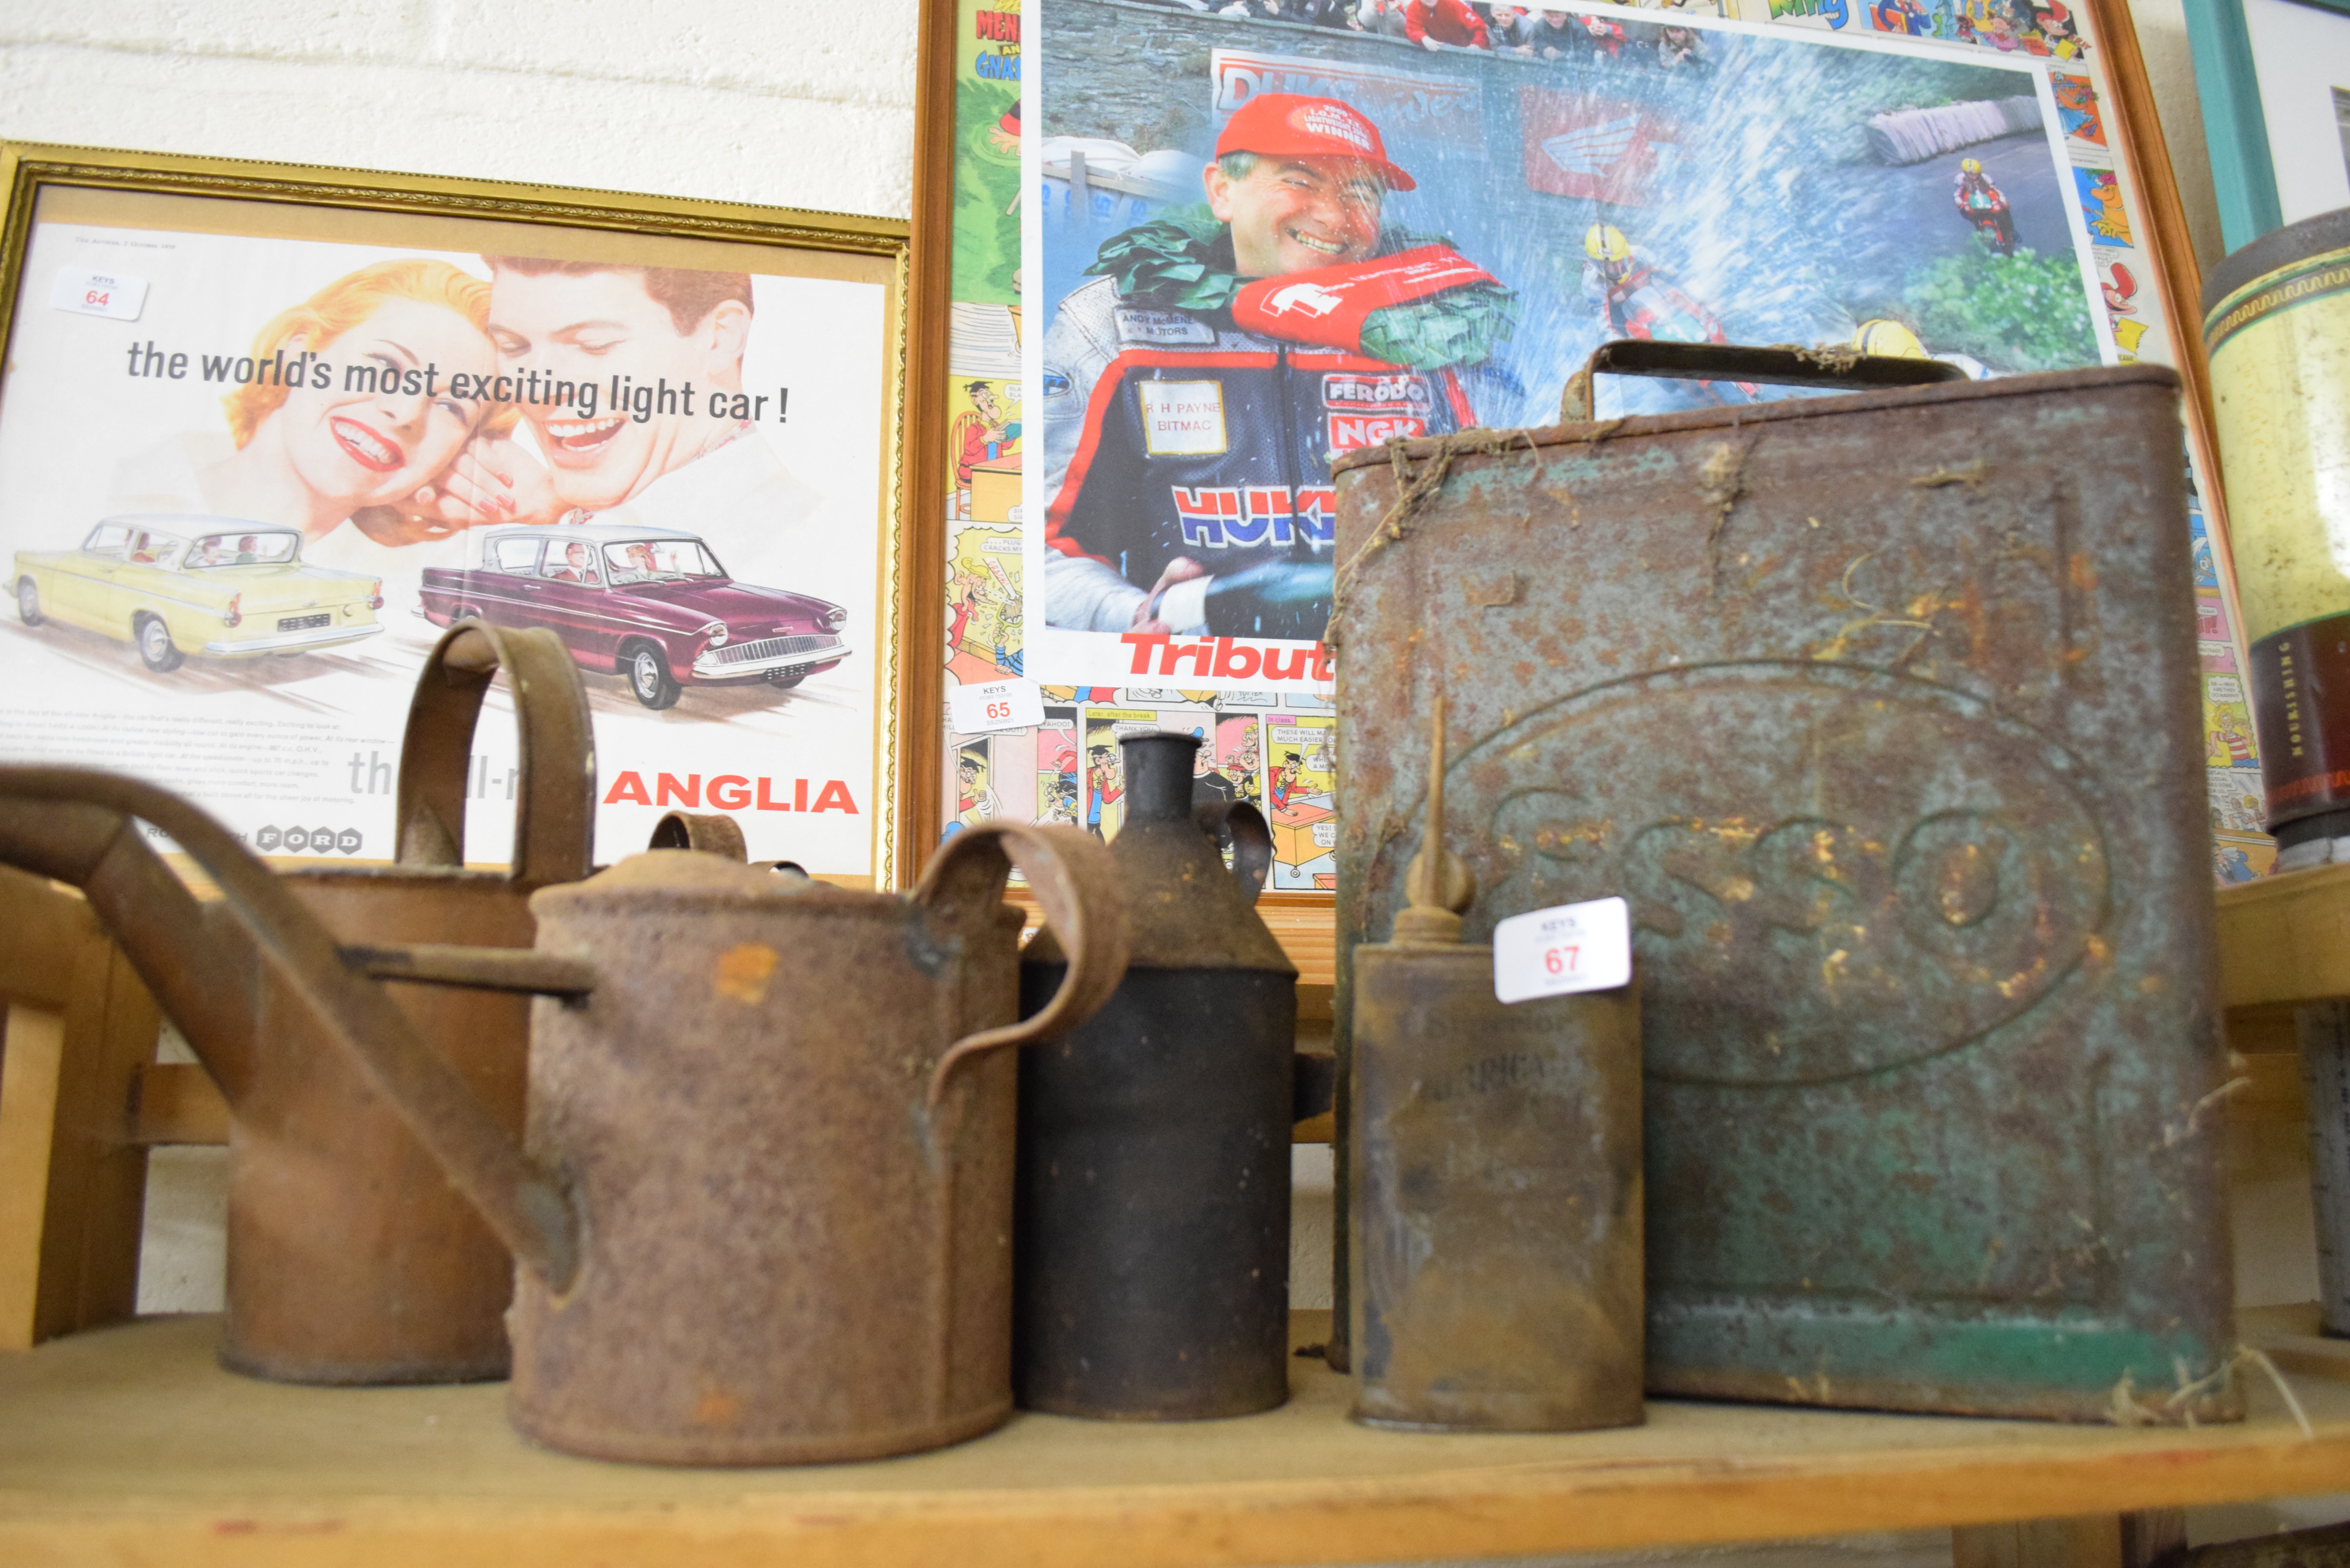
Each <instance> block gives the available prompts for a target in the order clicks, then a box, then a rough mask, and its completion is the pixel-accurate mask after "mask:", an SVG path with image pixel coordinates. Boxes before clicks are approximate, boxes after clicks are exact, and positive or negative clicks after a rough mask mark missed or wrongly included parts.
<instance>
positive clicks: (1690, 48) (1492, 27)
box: [1147, 0, 1713, 69]
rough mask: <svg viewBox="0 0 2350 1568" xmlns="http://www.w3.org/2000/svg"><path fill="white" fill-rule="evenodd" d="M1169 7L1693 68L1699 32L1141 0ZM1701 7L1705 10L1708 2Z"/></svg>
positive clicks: (1549, 56) (1489, 16) (1453, 44)
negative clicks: (1643, 59) (1643, 58)
mask: <svg viewBox="0 0 2350 1568" xmlns="http://www.w3.org/2000/svg"><path fill="white" fill-rule="evenodd" d="M1147 3H1149V4H1153V5H1163V6H1166V7H1167V8H1169V9H1170V10H1180V11H1197V12H1200V13H1201V14H1203V15H1205V14H1211V13H1212V14H1213V15H1216V16H1238V17H1245V18H1248V19H1250V20H1253V21H1260V22H1288V23H1293V24H1295V25H1297V26H1306V27H1328V28H1331V29H1333V30H1335V31H1338V32H1354V33H1367V34H1370V35H1372V36H1375V37H1384V38H1396V39H1400V40H1401V41H1402V42H1404V43H1407V44H1410V45H1413V46H1415V47H1419V48H1423V49H1429V50H1432V51H1440V50H1444V49H1482V50H1485V51H1487V52H1489V53H1492V54H1503V55H1521V56H1523V57H1527V58H1529V59H1545V60H1559V59H1575V58H1581V57H1590V56H1596V55H1605V56H1607V57H1609V58H1610V59H1614V60H1621V61H1625V62H1626V63H1632V62H1634V61H1636V60H1642V57H1646V59H1645V61H1643V63H1648V64H1655V65H1659V66H1662V67H1666V68H1667V69H1675V68H1679V69H1690V68H1701V67H1703V66H1704V64H1705V47H1704V41H1703V38H1702V36H1700V33H1699V32H1698V30H1697V29H1695V28H1693V27H1681V26H1672V25H1671V24H1669V23H1665V24H1659V23H1653V22H1623V21H1617V20H1615V19H1613V18H1611V17H1607V16H1585V15H1583V14H1582V13H1580V12H1575V11H1554V10H1547V9H1543V8H1539V7H1535V6H1529V5H1499V4H1488V3H1487V0H1147ZM1705 9H1706V10H1707V11H1708V12H1709V13H1710V12H1711V11H1712V9H1713V7H1711V5H1708V6H1706V7H1705Z"/></svg>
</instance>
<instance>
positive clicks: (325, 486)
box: [0, 146, 939, 886]
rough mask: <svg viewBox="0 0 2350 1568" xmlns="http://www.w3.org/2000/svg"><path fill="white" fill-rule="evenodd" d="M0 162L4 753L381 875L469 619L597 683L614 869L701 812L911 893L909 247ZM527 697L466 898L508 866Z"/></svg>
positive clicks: (635, 208) (773, 213)
mask: <svg viewBox="0 0 2350 1568" xmlns="http://www.w3.org/2000/svg"><path fill="white" fill-rule="evenodd" d="M4 156H5V164H4V165H0V178H5V185H6V189H7V192H8V201H9V205H8V208H7V211H6V217H5V223H6V228H5V238H0V267H5V275H0V311H5V315H0V326H5V333H6V342H7V360H6V369H5V380H0V566H5V568H6V579H5V580H6V587H7V597H8V600H9V604H8V605H7V606H6V607H5V608H0V673H5V680H0V757H5V758H6V759H8V760H10V761H34V760H39V761H47V762H54V763H73V764H78V765H86V766H96V767H104V768H109V769H113V770H116V771H119V772H123V773H128V774H136V775H139V776H140V777H144V778H147V779H149V780H151V781H152V782H154V783H157V784H163V785H165V786H167V787H170V788H172V789H174V790H177V791H180V792H181V793H182V794H187V795H189V796H190V797H192V799H194V800H195V801H196V802H198V803H199V804H200V805H203V806H204V807H205V808H206V809H208V810H210V811H212V812H213V814H215V815H218V816H219V817H221V818H222V819H223V820H224V822H226V823H227V824H228V825H229V826H231V827H232V828H234V830H236V831H237V832H239V833H241V834H243V835H244V837H245V839H246V841H247V842H248V843H249V844H250V845H252V846H253V847H255V849H257V850H260V851H262V852H264V853H267V854H276V855H291V856H307V857H317V856H321V855H326V856H332V857H335V858H338V859H358V860H381V859H388V858H390V856H391V853H392V849H391V836H392V815H393V790H394V787H395V781H396V779H397V776H398V769H399V763H400V756H399V753H400V736H401V733H402V726H403V723H404V721H405V717H406V713H407V710H408V704H409V695H410V691H411V687H412V685H413V683H414V680H415V679H416V675H417V672H418V670H420V668H421V665H422V663H423V660H424V657H425V654H426V652H427V651H428V650H429V649H430V648H431V647H432V643H433V641H434V640H435V639H438V638H439V637H440V636H441V635H442V632H443V630H444V629H445V628H447V627H449V626H450V625H452V623H454V622H456V621H458V620H461V619H464V618H482V619H485V620H487V621H490V622H492V623H494V624H496V625H500V626H505V627H515V628H545V629H547V630H551V631H553V632H554V633H556V635H557V636H558V637H560V638H561V639H562V640H563V643H564V645H565V647H566V648H567V649H569V650H570V653H571V655H572V658H573V659H574V660H575V661H576V662H577V666H578V668H579V670H580V672H581V676H582V679H583V681H584V683H585V685H586V687H587V693H588V701H589V705H590V708H591V711H592V712H593V714H594V720H595V729H596V743H597V758H596V760H597V784H596V788H597V799H598V803H599V805H598V833H599V844H598V850H599V857H600V858H605V859H611V858H616V857H619V855H621V854H624V853H626V852H627V851H628V850H629V849H631V848H633V847H636V846H640V845H641V844H642V843H643V842H644V840H645V837H646V835H647V833H648V832H649V831H650V827H651V826H652V825H653V823H654V822H655V821H656V820H657V819H658V818H659V817H660V815H661V814H662V813H664V812H666V811H669V810H672V809H680V808H683V809H691V810H698V811H723V812H726V813H729V814H731V815H733V816H734V817H735V818H736V819H737V820H738V821H739V822H740V823H741V824H742V826H743V830H744V833H745V836H746V839H747V841H748V844H749V847H750V852H751V854H752V855H753V857H756V858H789V859H793V860H796V861H798V862H800V863H801V864H803V865H805V866H806V867H808V868H809V870H811V871H812V872H815V873H817V874H819V875H824V876H827V877H835V878H839V879H843V880H847V881H852V882H868V881H869V882H878V883H879V884H880V885H884V886H887V885H890V884H891V883H893V882H895V881H897V880H899V878H900V873H901V871H903V870H904V869H905V867H904V865H903V861H904V859H905V844H906V833H905V822H904V815H905V809H906V807H905V803H903V802H902V801H901V800H900V787H899V781H900V778H901V776H904V775H905V773H906V768H907V758H908V754H909V753H908V737H907V734H906V733H905V731H906V730H907V728H908V726H907V724H906V723H905V722H904V721H905V717H906V716H907V715H908V714H910V713H912V714H920V715H922V716H923V721H924V722H921V723H919V724H915V725H913V726H911V728H912V729H913V730H915V731H917V732H919V733H918V734H917V736H916V738H915V741H914V745H915V747H916V749H918V750H921V751H922V752H923V754H924V755H925V757H927V755H928V754H929V752H930V750H931V749H934V748H935V745H936V739H935V734H934V729H935V722H934V720H931V718H930V715H931V714H934V713H935V711H936V704H937V702H938V701H939V698H938V693H937V681H938V679H939V677H938V672H937V670H936V668H935V663H934V661H932V660H929V659H916V660H913V661H912V662H911V664H910V666H909V665H908V664H907V663H906V662H904V661H901V660H900V659H899V657H898V653H899V645H900V642H901V640H902V637H903V627H902V625H901V618H902V614H903V601H904V595H903V593H902V591H901V587H900V584H901V581H902V575H901V572H902V563H903V560H904V558H905V557H906V556H907V555H908V553H909V551H910V550H912V549H914V548H915V542H913V541H911V540H910V539H909V538H908V537H907V536H906V523H905V519H906V516H907V513H906V509H905V507H904V506H903V504H902V501H903V498H902V496H901V495H900V493H899V489H900V475H901V474H902V472H904V462H903V452H904V445H905V442H904V408H905V402H906V399H905V388H904V376H905V364H906V354H905V348H904V345H905V321H906V316H907V297H908V288H909V275H908V269H907V255H908V253H907V235H906V225H905V224H904V223H899V222H894V221H889V220H882V219H870V218H857V217H841V216H835V215H830V214H818V213H799V212H792V211H787V210H783V209H776V208H759V207H747V206H740V205H728V204H720V203H709V202H685V201H676V200H669V199H660V198H650V197H636V196H620V195H613V194H608V193H604V192H569V191H556V190H550V189H547V188H544V187H524V186H513V185H498V184H491V183H487V182H472V181H456V180H439V179H423V178H410V177H402V176H391V175H382V174H374V173H359V172H356V171H340V170H327V169H308V168H296V167H290V166H286V165H269V164H236V163H228V162H223V161H213V160H196V159H185V158H163V157H156V156H150V155H144V154H134V153H117V152H102V151H91V150H88V149H80V148H58V147H35V146H12V147H9V148H7V149H5V155H4ZM936 548H937V543H936V540H935V538H933V539H931V541H930V542H929V543H928V544H927V545H924V546H922V548H921V549H920V554H921V555H923V556H928V555H930V554H934V553H935V552H936ZM916 687H919V688H920V691H914V690H913V688H916ZM503 701H504V699H503V696H502V695H500V696H497V697H494V698H493V700H492V709H491V711H490V712H489V713H488V714H486V715H485V717H484V723H483V726H482V730H481V732H480V734H479V735H478V736H477V737H476V741H475V750H476V753H478V754H477V755H476V756H475V758H474V763H473V772H472V774H470V777H471V779H472V781H473V782H472V785H471V794H472V797H473V798H472V799H471V801H470V802H469V811H468V821H467V834H466V836H467V838H468V847H469V851H470V857H471V858H473V859H475V860H477V861H485V862H495V861H499V860H502V859H503V858H504V856H505V853H506V850H505V846H506V844H507V843H508V841H509V839H510V837H511V832H512V814H513V809H514V807H513V804H512V803H513V794H514V784H515V775H516V771H517V761H518V759H517V757H516V755H515V740H514V736H513V730H512V723H511V718H510V713H511V710H510V709H504V710H503V711H502V710H501V709H500V706H499V705H500V704H501V703H502V702H503ZM916 776H920V775H919V774H917V775H916Z"/></svg>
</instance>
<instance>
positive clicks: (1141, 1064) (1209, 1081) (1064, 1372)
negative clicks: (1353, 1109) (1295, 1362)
mask: <svg viewBox="0 0 2350 1568" xmlns="http://www.w3.org/2000/svg"><path fill="white" fill-rule="evenodd" d="M1124 745H1125V757H1126V777H1127V780H1128V787H1127V796H1126V800H1127V816H1126V824H1125V826H1123V827H1121V828H1120V829H1119V830H1118V837H1117V839H1116V841H1115V842H1113V843H1112V844H1111V846H1110V858H1111V859H1112V860H1113V861H1115V862H1116V863H1117V865H1118V872H1119V876H1120V878H1121V880H1122V881H1123V882H1124V884H1125V886H1126V888H1128V901H1129V903H1130V904H1131V906H1132V922H1133V943H1132V950H1131V954H1130V961H1129V964H1128V969H1127V971H1126V979H1125V981H1124V982H1123V983H1121V984H1120V985H1119V987H1118V994H1117V995H1115V996H1113V997H1112V998H1110V1000H1109V1001H1108V1002H1106V1003H1105V1004H1104V1005H1103V1007H1102V1010H1101V1011H1100V1012H1097V1013H1096V1014H1095V1015H1094V1016H1093V1017H1092V1018H1091V1019H1090V1020H1088V1021H1087V1022H1086V1023H1084V1024H1083V1025H1082V1026H1080V1027H1078V1028H1076V1029H1073V1030H1070V1031H1068V1032H1066V1033H1057V1034H1054V1035H1050V1036H1046V1037H1044V1038H1041V1039H1040V1040H1039V1042H1038V1043H1037V1044H1036V1046H1035V1048H1034V1049H1033V1050H1030V1051H1028V1052H1026V1053H1024V1054H1023V1056H1022V1059H1021V1064H1020V1168H1019V1188H1018V1190H1019V1197H1018V1200H1017V1220H1016V1221H1015V1223H1014V1228H1013V1245H1014V1263H1013V1277H1014V1314H1013V1322H1014V1333H1013V1380H1014V1387H1015V1390H1016V1392H1017V1394H1018V1396H1019V1400H1020V1403H1021V1404H1022V1405H1023V1406H1024V1407H1027V1408H1029V1409H1032V1410H1049V1411H1052V1412H1053V1413H1055V1415H1063V1416H1091V1417H1106V1418H1118V1419H1129V1420H1133V1419H1141V1420H1198V1419H1201V1418H1205V1417H1215V1416H1243V1415H1246V1414H1248V1413H1249V1412H1250V1411H1253V1410H1264V1409H1270V1408H1271V1407H1274V1406H1275V1405H1278V1404H1280V1403H1281V1402H1282V1401H1283V1400H1284V1399H1286V1398H1287V1397H1289V1128H1290V1118H1291V1115H1292V1112H1293V1110H1294V1108H1295V1077H1296V1061H1297V1047H1296V1037H1297V970H1296V966H1295V965H1294V964H1292V963H1291V962H1290V961H1289V960H1288V958H1287V957H1286V956H1285V955H1284V953H1283V952H1282V950H1281V944H1280V943H1279V942H1277V941H1275V940H1274V936H1273V933H1272V932H1271V931H1269V930H1267V929H1265V924H1264V921H1263V919H1259V918H1258V916H1257V913H1256V910H1255V908H1254V905H1255V903H1256V898H1257V893H1258V890H1259V889H1260V888H1263V884H1264V877H1265V874H1266V872H1267V871H1269V870H1270V869H1271V868H1272V865H1273V834H1272V832H1271V830H1270V829H1268V828H1267V827H1266V826H1265V822H1264V818H1263V816H1262V815H1259V814H1258V812H1257V809H1256V808H1255V807H1254V806H1253V805H1247V804H1245V803H1242V802H1230V801H1227V802H1222V803H1215V804H1210V805H1201V806H1199V807H1198V808H1197V809H1196V812H1195V809H1194V807H1193V805H1192V801H1191V763H1192V754H1193V753H1195V752H1197V751H1198V750H1199V747H1200V742H1199V740H1198V738H1197V737H1195V736H1191V735H1138V736H1135V737H1133V738H1131V739H1129V740H1128V741H1127V742H1125V743H1124ZM1226 828H1229V829H1230V830H1231V832H1232V838H1233V841H1234V842H1235V844H1236V845H1237V846H1238V848H1237V851H1236V853H1235V856H1234V861H1233V866H1232V869H1231V870H1229V871H1228V870H1226V869H1225V867H1224V863H1223V857H1222V856H1221V855H1220V854H1219V853H1218V852H1217V848H1216V838H1217V836H1218V834H1219V833H1220V832H1221V831H1222V830H1224V829H1226ZM1058 937H1059V929H1058V928H1057V927H1056V926H1052V925H1048V926H1046V927H1045V929H1043V930H1041V931H1039V932H1038V933H1037V934H1036V939H1035V940H1034V941H1032V942H1030V943H1029V944H1028V950H1027V951H1026V952H1025V953H1024V954H1023V955H1022V958H1021V966H1020V974H1021V989H1022V992H1023V1001H1024V1002H1026V1003H1027V1004H1028V1005H1030V1006H1041V1005H1042V1004H1043V1003H1044V1002H1045V999H1046V998H1048V997H1049V996H1051V995H1052V994H1053V992H1054V991H1055V989H1057V988H1058V986H1059V985H1060V984H1061V983H1062V975H1063V972H1064V971H1065V970H1066V966H1067V962H1068V960H1067V956H1066V953H1065V951H1064V950H1063V947H1062V944H1061V942H1060V941H1059V940H1058Z"/></svg>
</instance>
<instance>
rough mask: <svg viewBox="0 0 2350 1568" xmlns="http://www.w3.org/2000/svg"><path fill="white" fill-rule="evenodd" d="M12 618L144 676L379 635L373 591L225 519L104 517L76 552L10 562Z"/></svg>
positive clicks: (291, 534) (298, 544) (23, 555)
mask: <svg viewBox="0 0 2350 1568" xmlns="http://www.w3.org/2000/svg"><path fill="white" fill-rule="evenodd" d="M382 607H383V583H382V581H381V580H380V578H376V577H368V576H360V575H359V573H357V572H338V571H332V570H329V569H328V568H327V567H325V566H304V565H303V564H302V535H300V534H298V533H296V531H295V530H293V529H291V528H280V527H277V526H276V525H275V524H266V523H241V522H238V521H237V520H235V519H234V518H224V517H178V516H169V517H109V518H108V519H106V520H105V521H104V522H102V523H100V524H99V525H98V526H97V527H95V528H93V529H91V530H90V531H89V537H88V538H87V539H84V540H83V541H82V542H81V548H80V549H78V550H53V551H47V552H44V553H41V554H38V555H36V554H32V553H30V552H26V551H19V552H17V555H16V613H17V615H18V616H20V617H21V618H23V619H24V622H25V624H26V626H38V625H40V624H41V623H42V622H43V621H45V620H54V621H58V622H61V623H63V624H64V625H67V626H78V627H82V628H86V629H88V630H90V631H95V632H102V633H104V634H105V635H106V636H108V637H111V638H116V639H120V640H122V641H126V642H129V643H130V644H132V645H133V646H135V647H136V648H137V649H139V657H140V659H145V660H146V661H147V668H148V669H150V670H176V669H178V668H179V667H180V661H181V659H183V658H184V657H185V656H187V655H188V654H191V653H200V654H206V655H210V656H211V657H213V658H216V659H240V658H253V657H255V656H257V655H260V654H265V653H302V652H307V651H308V650H309V649H316V648H331V647H333V646H334V645H335V644H337V643H340V642H357V641H358V640H359V639H361V638H363V637H373V636H374V635H375V634H376V633H377V632H380V631H381V630H382V629H383V628H381V627H380V626H378V625H377V624H376V618H375V612H376V611H378V610H380V609H381V608H382Z"/></svg>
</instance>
